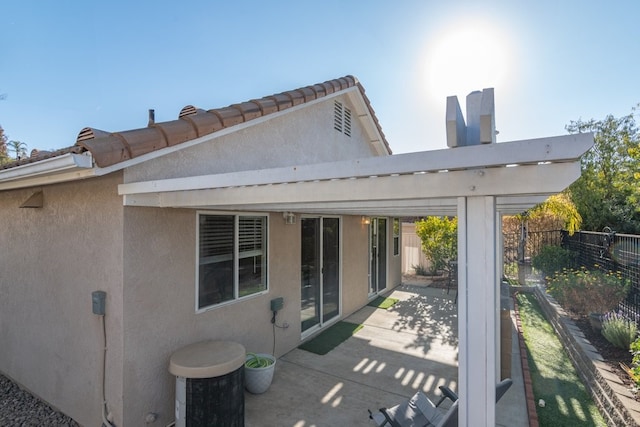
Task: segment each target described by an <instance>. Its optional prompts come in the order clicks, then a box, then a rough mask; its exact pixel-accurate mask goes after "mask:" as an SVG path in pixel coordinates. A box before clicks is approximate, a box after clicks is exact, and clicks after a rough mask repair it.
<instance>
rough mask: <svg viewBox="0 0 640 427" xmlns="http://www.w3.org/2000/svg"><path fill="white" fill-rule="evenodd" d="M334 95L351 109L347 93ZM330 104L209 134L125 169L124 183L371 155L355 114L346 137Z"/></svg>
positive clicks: (326, 103) (290, 111) (302, 108)
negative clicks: (225, 132)
mask: <svg viewBox="0 0 640 427" xmlns="http://www.w3.org/2000/svg"><path fill="white" fill-rule="evenodd" d="M336 99H338V100H339V101H340V102H342V103H343V104H344V105H345V106H346V107H349V108H352V107H351V105H350V103H349V99H348V97H346V96H340V97H337V98H336ZM333 106H334V100H333V99H329V100H326V99H325V100H324V101H323V102H320V103H316V104H313V105H307V104H303V105H302V106H301V108H300V109H296V110H295V111H294V110H286V114H285V115H280V116H277V115H275V116H273V117H272V116H267V120H265V121H260V120H256V121H253V122H249V123H251V124H252V125H251V126H249V127H246V128H245V129H242V130H238V131H234V132H233V133H231V134H228V135H223V136H218V135H219V134H222V133H223V132H220V133H218V134H213V135H212V136H211V137H208V138H204V139H203V140H204V141H205V142H204V143H202V144H199V145H197V146H193V147H190V148H186V149H183V150H180V151H179V152H177V153H173V154H169V155H167V156H163V157H160V158H157V159H153V160H151V161H147V162H145V163H144V164H142V165H140V166H139V167H133V168H129V169H127V171H126V173H125V182H136V181H146V180H151V179H165V178H176V177H184V176H194V175H206V174H213V173H225V172H236V171H243V170H254V169H267V168H273V167H279V166H289V165H296V164H310V163H322V162H330V161H336V160H346V159H358V158H363V157H370V156H373V155H374V150H373V148H372V146H371V145H370V144H369V143H368V138H367V137H366V136H365V131H364V128H363V127H362V125H361V123H360V122H359V121H358V120H357V117H356V116H355V115H354V116H353V118H352V133H351V136H350V137H348V136H346V135H344V134H342V133H340V132H338V131H336V130H334V129H333V118H334V112H333ZM352 109H353V108H352Z"/></svg>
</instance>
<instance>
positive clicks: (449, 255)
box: [415, 216, 458, 275]
mask: <svg viewBox="0 0 640 427" xmlns="http://www.w3.org/2000/svg"><path fill="white" fill-rule="evenodd" d="M415 225H416V234H417V235H418V237H420V240H421V241H422V252H424V256H425V257H426V258H427V260H429V270H430V272H431V274H433V275H435V274H437V273H438V271H442V270H445V269H446V267H447V262H448V261H451V260H454V259H456V258H458V218H457V217H452V218H448V217H437V216H429V217H427V218H424V219H421V220H420V221H416V223H415Z"/></svg>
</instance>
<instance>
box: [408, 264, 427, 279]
mask: <svg viewBox="0 0 640 427" xmlns="http://www.w3.org/2000/svg"><path fill="white" fill-rule="evenodd" d="M412 267H413V270H414V271H415V272H416V275H418V276H428V275H429V272H428V271H427V269H426V268H424V265H422V264H418V265H413V266H412Z"/></svg>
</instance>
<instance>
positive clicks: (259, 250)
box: [0, 76, 401, 426]
mask: <svg viewBox="0 0 640 427" xmlns="http://www.w3.org/2000/svg"><path fill="white" fill-rule="evenodd" d="M390 154H391V150H390V148H389V145H388V143H387V141H386V139H385V136H384V134H383V133H382V131H381V128H380V125H379V124H378V121H377V119H376V116H375V113H374V111H373V109H372V107H371V105H370V103H369V100H368V99H367V97H366V96H365V93H364V89H363V88H362V86H361V85H360V83H359V82H358V81H357V80H356V79H355V78H354V77H352V76H346V77H343V78H339V79H335V80H330V81H327V82H324V83H320V84H315V85H312V86H307V87H303V88H300V89H296V90H292V91H287V92H283V93H279V94H275V95H272V96H266V97H264V98H261V99H256V100H251V101H248V102H243V103H240V104H234V105H231V106H228V107H225V108H218V109H212V110H208V111H204V110H201V109H198V108H196V107H193V106H187V107H185V108H183V110H182V111H181V112H180V115H179V118H178V119H177V120H174V121H170V122H163V123H155V122H154V120H153V117H152V116H151V115H150V120H149V124H148V126H147V127H141V128H139V129H133V130H128V131H123V132H114V133H111V132H105V131H101V130H97V129H91V128H85V129H83V130H82V131H81V132H80V134H79V135H78V138H77V142H76V143H75V144H74V145H73V146H71V147H69V148H66V149H62V150H59V151H56V152H39V153H38V152H34V153H32V156H31V157H30V158H28V159H23V160H20V161H17V162H14V163H12V164H9V165H4V166H2V168H1V169H0V236H2V237H1V240H0V253H1V254H2V256H0V336H1V337H2V344H1V347H2V350H1V351H0V373H3V374H5V375H7V376H8V377H10V378H12V379H14V380H15V381H17V382H18V383H20V384H21V385H23V386H24V387H26V388H27V389H29V390H30V391H31V392H33V393H34V394H35V395H37V396H39V397H40V398H42V399H44V400H46V401H47V402H49V403H50V404H51V405H52V406H54V407H56V408H58V409H60V410H61V411H63V412H64V413H66V414H68V415H69V416H71V417H72V418H74V419H75V420H77V421H78V422H79V423H81V424H82V425H87V426H90V425H100V423H101V422H102V415H103V414H102V408H103V396H102V393H103V387H104V393H105V396H104V398H105V400H106V402H107V407H108V411H109V412H110V414H111V415H110V416H111V417H112V419H113V423H114V424H115V425H118V426H122V425H143V424H144V417H145V415H146V414H148V413H150V412H153V413H157V414H159V415H160V419H159V420H158V423H159V424H162V425H165V424H167V423H169V422H171V421H172V420H173V405H174V390H175V388H174V387H175V377H173V376H172V375H171V374H170V373H169V372H168V370H167V368H168V363H169V359H170V356H171V355H172V353H173V352H175V351H176V350H177V349H179V348H181V347H183V346H185V345H188V344H191V343H194V342H198V341H201V340H206V339H220V340H231V341H235V342H238V343H240V344H242V345H243V346H244V347H245V348H246V349H247V350H249V351H256V352H268V353H270V352H272V351H273V335H272V334H273V331H272V324H271V322H270V319H271V316H272V312H271V311H270V301H271V300H272V299H274V298H278V297H282V298H283V302H284V304H283V308H282V310H280V311H279V312H278V322H279V323H281V324H282V323H287V324H288V325H289V327H288V328H286V329H284V328H278V329H277V330H276V332H275V334H276V336H275V353H276V355H278V356H279V355H282V354H283V353H285V352H287V351H289V350H291V349H293V348H295V347H296V346H297V345H299V344H300V343H301V341H303V340H304V339H306V338H308V337H309V336H311V335H313V334H314V333H317V332H318V331H320V330H322V329H324V328H326V327H327V326H328V325H331V324H332V323H333V322H335V321H337V320H339V319H341V318H343V317H345V316H347V315H349V314H350V313H352V312H354V311H355V310H357V309H358V308H360V307H362V306H363V305H365V304H366V303H367V302H368V301H370V300H371V299H372V298H373V297H375V296H376V295H377V294H378V293H379V292H382V291H384V290H385V289H389V288H391V287H394V286H396V285H398V284H399V283H400V280H401V257H400V248H401V242H400V240H401V233H399V231H398V230H399V223H398V220H397V219H396V218H394V217H393V216H385V215H382V214H381V215H372V216H363V215H360V214H355V213H348V212H347V213H345V214H336V213H330V214H325V213H322V210H321V209H318V208H317V207H315V208H312V207H309V209H308V210H305V209H304V208H302V207H298V208H297V209H296V210H295V211H289V210H284V209H277V210H276V209H273V210H270V209H264V208H261V207H256V208H254V207H252V206H251V205H244V206H241V205H239V204H237V203H235V204H233V205H230V206H231V207H229V208H227V209H224V208H216V209H211V207H210V206H211V205H210V204H199V203H198V202H189V201H186V200H187V199H188V198H189V197H190V194H191V192H190V191H182V190H180V191H176V192H174V193H173V196H174V197H178V198H182V200H183V203H181V204H180V205H176V204H175V203H168V204H164V200H165V199H164V198H163V196H161V195H159V194H154V193H153V192H146V193H145V192H144V191H140V195H139V196H137V197H132V196H131V194H132V192H136V191H138V190H136V188H137V186H140V185H142V184H137V183H141V182H142V183H145V184H146V185H151V186H153V185H154V184H153V183H154V182H163V183H176V185H178V186H179V185H180V184H181V183H183V182H184V180H194V182H196V184H195V185H192V186H191V187H189V188H190V189H196V188H201V189H206V188H210V187H211V183H208V182H206V180H207V178H206V177H210V176H215V177H217V179H221V180H223V181H224V180H225V179H227V178H228V179H229V180H230V182H228V183H226V184H225V185H226V186H227V187H230V188H233V187H242V186H243V185H244V184H243V182H242V178H243V177H249V178H251V179H252V180H256V179H257V180H260V179H263V178H264V179H270V176H269V174H271V173H273V172H272V171H274V170H276V171H277V170H288V171H289V172H291V171H295V170H296V168H297V167H299V166H300V165H314V164H323V165H327V164H331V163H332V162H337V161H345V160H355V159H366V158H375V157H386V156H389V155H390ZM323 169H326V167H323ZM286 185H289V186H292V187H291V188H293V186H295V185H296V184H295V183H290V184H286ZM134 190H135V191H134ZM250 190H251V188H250V187H249V188H247V191H250ZM281 191H283V190H282V189H281ZM211 192H212V193H211V194H209V196H210V197H212V198H214V199H216V200H218V202H220V200H226V199H225V198H227V197H229V195H228V194H227V193H225V191H224V190H222V191H217V190H211ZM284 192H285V193H286V188H285V190H284ZM143 193H144V194H143ZM347 196H348V195H347ZM145 197H146V198H147V199H146V200H147V202H148V203H140V200H145ZM221 198H222V199H221ZM231 198H232V195H231ZM256 199H259V195H258V196H257V197H256ZM156 202H157V203H156ZM94 291H104V292H105V293H106V307H105V315H104V316H100V315H96V314H94V312H93V305H92V293H93V292H94ZM102 322H104V324H103V323H102ZM103 331H104V333H105V334H106V335H105V336H104V337H103ZM105 337H106V348H107V350H106V359H105V361H104V370H103V357H104V355H105V352H104V351H103V350H104V348H105V343H104V342H103V339H104V338H105ZM103 375H104V378H105V382H104V385H103Z"/></svg>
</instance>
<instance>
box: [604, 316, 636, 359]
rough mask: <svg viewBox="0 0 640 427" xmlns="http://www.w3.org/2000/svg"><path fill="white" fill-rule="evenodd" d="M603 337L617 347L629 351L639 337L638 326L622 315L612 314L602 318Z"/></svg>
mask: <svg viewBox="0 0 640 427" xmlns="http://www.w3.org/2000/svg"><path fill="white" fill-rule="evenodd" d="M602 335H603V336H604V337H605V338H606V339H607V341H609V342H610V343H611V344H613V345H615V346H616V347H619V348H622V349H625V350H629V348H630V347H631V343H632V342H634V341H635V339H636V337H637V335H638V326H637V325H636V322H635V321H633V320H630V319H628V318H626V317H625V316H624V315H622V314H621V313H615V312H611V313H607V314H605V315H604V317H603V318H602Z"/></svg>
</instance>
